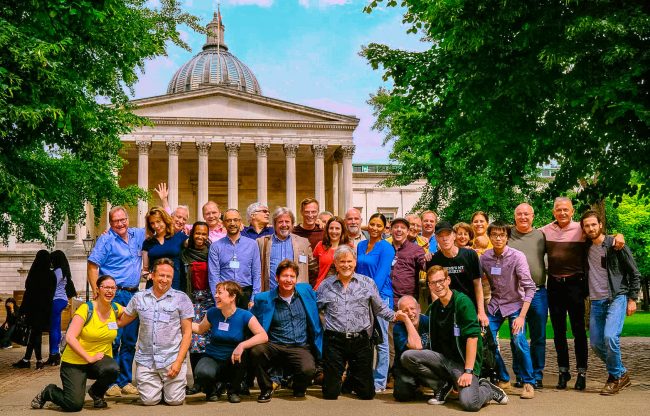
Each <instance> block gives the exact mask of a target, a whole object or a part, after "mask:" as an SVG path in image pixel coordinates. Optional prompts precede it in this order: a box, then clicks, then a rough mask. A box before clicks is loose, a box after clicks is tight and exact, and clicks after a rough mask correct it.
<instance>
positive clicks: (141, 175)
mask: <svg viewBox="0 0 650 416" xmlns="http://www.w3.org/2000/svg"><path fill="white" fill-rule="evenodd" d="M135 145H136V146H138V186H139V187H140V188H141V189H144V190H145V191H147V190H149V150H151V140H138V141H136V142H135ZM109 209H110V208H109ZM148 209H149V205H148V202H147V201H146V200H140V201H138V218H137V226H138V228H144V226H145V220H144V216H145V215H146V214H147V210H148ZM131 224H132V222H131Z"/></svg>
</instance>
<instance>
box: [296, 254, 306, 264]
mask: <svg viewBox="0 0 650 416" xmlns="http://www.w3.org/2000/svg"><path fill="white" fill-rule="evenodd" d="M298 263H307V256H305V255H304V254H301V255H299V256H298Z"/></svg>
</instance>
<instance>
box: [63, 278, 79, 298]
mask: <svg viewBox="0 0 650 416" xmlns="http://www.w3.org/2000/svg"><path fill="white" fill-rule="evenodd" d="M65 295H66V297H67V298H68V299H70V298H75V297H77V289H75V287H74V283H73V282H72V278H71V277H70V276H66V282H65Z"/></svg>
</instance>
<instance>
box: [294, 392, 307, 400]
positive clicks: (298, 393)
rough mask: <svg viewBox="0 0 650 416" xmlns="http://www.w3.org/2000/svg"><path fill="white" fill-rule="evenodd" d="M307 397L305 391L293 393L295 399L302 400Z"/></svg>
mask: <svg viewBox="0 0 650 416" xmlns="http://www.w3.org/2000/svg"><path fill="white" fill-rule="evenodd" d="M305 395H306V392H305V391H296V390H294V391H293V397H295V398H296V399H302V398H303V397H305Z"/></svg>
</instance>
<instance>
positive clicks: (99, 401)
mask: <svg viewBox="0 0 650 416" xmlns="http://www.w3.org/2000/svg"><path fill="white" fill-rule="evenodd" d="M88 395H89V396H90V398H91V399H93V407H94V408H95V409H104V408H107V407H108V403H106V400H104V398H103V397H101V396H98V395H96V394H95V393H94V392H93V388H92V386H90V388H89V389H88Z"/></svg>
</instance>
